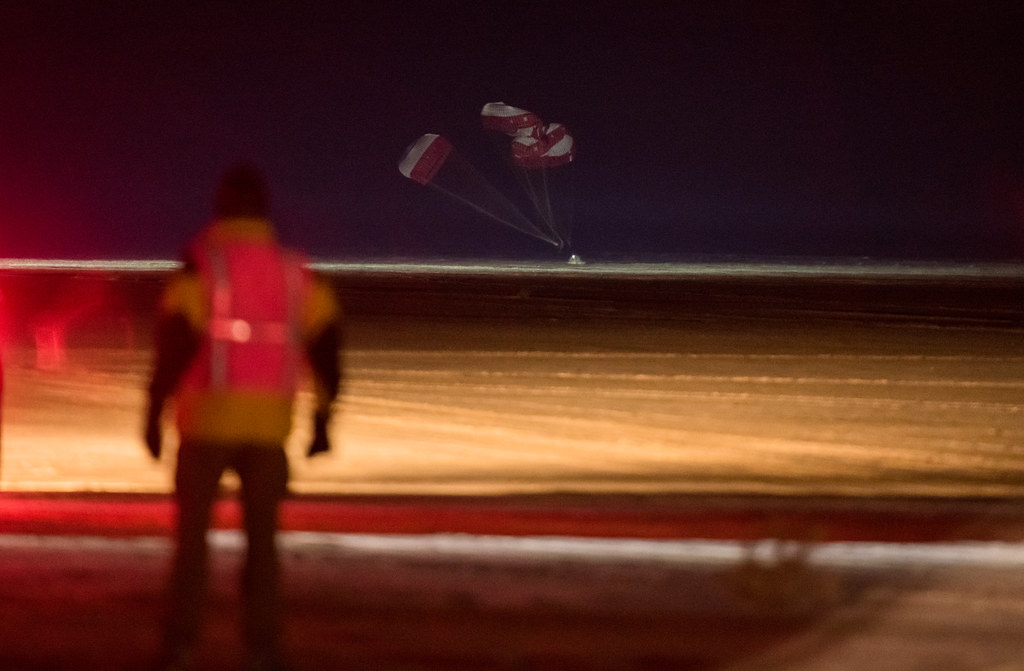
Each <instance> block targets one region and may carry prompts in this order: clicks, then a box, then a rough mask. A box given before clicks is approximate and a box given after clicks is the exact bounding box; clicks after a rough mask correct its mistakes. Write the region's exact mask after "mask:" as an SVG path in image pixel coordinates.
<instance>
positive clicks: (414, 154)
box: [398, 133, 452, 185]
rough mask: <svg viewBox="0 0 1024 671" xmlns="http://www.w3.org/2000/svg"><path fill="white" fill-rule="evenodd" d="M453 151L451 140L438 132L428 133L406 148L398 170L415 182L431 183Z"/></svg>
mask: <svg viewBox="0 0 1024 671" xmlns="http://www.w3.org/2000/svg"><path fill="white" fill-rule="evenodd" d="M451 153H452V143H451V142H449V141H448V140H447V139H446V138H444V137H442V136H440V135H437V134H436V133H427V134H426V135H423V136H422V137H420V138H419V139H418V140H416V141H415V142H413V143H412V144H411V145H409V148H408V149H406V150H405V155H404V156H402V160H401V161H399V162H398V170H399V172H401V173H402V174H403V175H405V176H406V177H408V178H409V179H411V180H412V181H414V182H419V183H420V184H424V185H425V184H429V183H430V180H432V179H434V176H435V175H436V174H437V171H438V170H440V169H441V166H442V165H444V162H445V161H447V160H448V156H449V155H450V154H451Z"/></svg>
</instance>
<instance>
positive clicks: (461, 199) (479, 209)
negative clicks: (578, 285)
mask: <svg viewBox="0 0 1024 671" xmlns="http://www.w3.org/2000/svg"><path fill="white" fill-rule="evenodd" d="M429 186H431V187H433V188H435V189H437V190H438V191H440V192H441V193H443V194H446V195H448V196H449V197H451V198H454V199H455V200H457V201H459V202H460V203H462V204H464V205H468V206H469V207H470V208H472V209H474V210H476V211H477V212H479V213H480V214H483V215H486V216H488V217H490V218H491V219H494V220H495V221H497V222H499V223H502V224H505V225H506V226H509V227H511V228H514V229H516V230H517V231H519V232H521V233H525V234H527V235H530V236H533V237H535V238H538V239H540V240H543V241H544V242H547V243H549V244H552V245H554V246H556V247H559V248H560V247H561V246H562V245H561V244H560V242H559V241H558V240H553V239H552V238H551V237H550V236H548V235H546V234H545V233H544V232H543V231H540V230H538V229H537V228H536V227H534V226H529V227H527V226H522V225H519V224H515V223H513V222H511V221H508V220H507V219H503V218H502V217H499V216H498V215H496V214H494V213H493V212H489V211H487V210H485V209H484V208H482V207H480V206H479V205H477V204H476V203H474V202H473V201H471V200H469V199H467V198H464V197H462V196H460V195H458V194H457V193H454V192H452V191H449V190H448V189H445V188H444V187H441V186H438V185H437V184H434V183H430V185H429Z"/></svg>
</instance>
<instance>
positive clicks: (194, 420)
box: [145, 164, 341, 671]
mask: <svg viewBox="0 0 1024 671" xmlns="http://www.w3.org/2000/svg"><path fill="white" fill-rule="evenodd" d="M267 212H268V207H267V189H266V186H265V182H264V180H263V176H262V174H261V173H260V172H259V171H258V170H257V169H255V168H253V167H251V166H248V165H244V164H240V165H237V166H234V167H232V168H230V169H229V170H227V171H226V172H225V174H224V175H223V177H222V179H221V181H220V184H219V186H218V188H217V190H216V194H215V198H214V217H213V221H212V223H211V224H210V225H209V226H207V227H206V228H205V229H204V230H203V231H202V232H201V233H200V234H199V235H198V236H197V237H196V239H195V240H193V242H192V243H191V245H190V246H189V248H188V250H187V253H186V256H185V261H184V266H183V268H182V269H181V270H180V271H179V272H177V273H176V274H175V275H174V276H172V278H171V279H170V280H169V282H168V284H167V286H166V287H165V288H164V293H163V296H162V298H161V303H160V313H159V319H158V324H157V328H156V342H155V347H156V357H155V363H154V368H153V373H152V379H151V381H150V385H149V407H148V412H147V414H146V429H145V442H146V446H147V448H148V449H149V451H150V454H152V456H153V457H154V458H155V459H159V458H160V455H161V451H162V438H161V434H162V426H161V414H162V411H163V408H164V405H165V403H166V401H167V400H168V399H169V398H171V397H173V398H174V405H175V409H176V424H177V429H178V434H179V436H180V444H179V447H178V459H177V468H176V471H175V494H174V500H175V504H176V508H177V517H178V519H177V529H176V538H175V540H176V549H175V556H174V560H173V563H172V565H171V575H170V581H169V585H168V597H167V601H168V604H167V613H166V616H165V617H166V620H165V628H164V643H163V648H162V653H161V657H160V659H159V662H158V667H157V668H159V669H161V670H164V671H172V670H174V671H181V670H185V669H192V668H194V667H193V664H194V657H195V649H196V643H197V640H198V638H199V634H200V631H201V620H202V612H201V611H202V602H203V597H204V594H205V591H206V581H207V570H208V569H207V563H208V558H207V540H206V532H207V529H208V527H209V524H210V517H211V508H212V506H213V503H214V500H215V498H216V497H217V492H218V486H219V482H220V479H221V476H222V474H223V472H224V471H225V470H226V469H233V470H234V471H235V472H237V474H238V476H239V480H240V483H241V491H240V498H241V503H242V509H243V513H244V528H245V533H246V539H247V550H246V558H245V565H244V569H243V575H242V598H243V605H244V614H243V622H242V625H243V626H242V630H243V636H244V641H245V644H246V652H247V657H246V659H247V663H248V666H247V667H246V668H247V669H249V670H250V671H264V670H272V669H275V670H276V669H280V668H283V667H282V663H283V662H282V659H281V650H280V642H279V639H280V629H281V613H280V598H279V588H278V574H279V566H278V555H277V547H276V533H277V518H278V507H279V503H280V501H281V499H282V498H283V497H284V496H285V495H286V493H287V482H288V460H287V457H286V455H285V451H284V442H285V439H286V437H287V435H288V434H289V432H290V430H291V425H292V409H293V402H294V397H295V391H296V385H297V384H298V381H299V373H300V371H302V370H303V369H304V368H303V364H304V361H303V359H305V363H308V364H309V369H310V370H311V371H312V373H313V382H314V387H315V396H316V408H315V413H314V421H313V440H312V442H311V444H310V446H309V448H308V456H310V457H312V456H313V455H316V454H318V453H322V452H327V451H328V450H329V449H330V445H329V442H328V435H327V426H328V420H329V418H330V411H331V404H332V402H333V400H334V398H335V397H336V395H337V394H338V390H339V386H340V380H341V365H340V361H339V358H340V348H341V310H340V307H339V306H338V302H337V300H336V297H335V295H334V293H333V291H332V290H331V288H330V287H329V286H328V284H327V283H326V282H324V281H323V280H321V279H319V278H316V277H314V276H313V275H312V274H311V273H310V272H309V270H308V269H307V267H306V265H305V264H304V263H303V256H302V255H301V254H299V253H297V252H295V251H293V250H290V249H288V248H286V247H284V246H283V245H281V244H280V243H279V242H278V241H277V238H276V234H275V231H274V228H273V226H272V224H271V222H270V221H269V220H268V218H267Z"/></svg>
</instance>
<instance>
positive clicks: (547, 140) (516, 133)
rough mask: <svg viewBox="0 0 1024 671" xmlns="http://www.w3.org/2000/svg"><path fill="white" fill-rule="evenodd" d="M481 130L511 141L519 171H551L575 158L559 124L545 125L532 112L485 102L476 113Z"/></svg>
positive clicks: (567, 134)
mask: <svg viewBox="0 0 1024 671" xmlns="http://www.w3.org/2000/svg"><path fill="white" fill-rule="evenodd" d="M480 118H481V121H482V123H483V126H484V128H487V129H489V130H496V131H501V132H502V133H505V134H506V135H509V136H510V137H511V138H512V143H511V148H510V151H511V156H512V162H513V163H515V164H516V165H518V166H520V167H523V168H555V167H558V166H560V165H565V164H566V163H569V162H571V161H572V160H573V158H575V155H576V152H575V141H574V140H573V137H572V135H570V134H569V131H568V129H567V128H566V127H565V126H563V125H562V124H560V123H549V124H545V123H544V122H543V121H541V119H540V117H539V116H537V115H536V114H534V113H533V112H528V111H526V110H523V109H519V108H518V107H512V106H511V105H506V104H505V103H487V104H486V105H484V108H483V110H481V112H480Z"/></svg>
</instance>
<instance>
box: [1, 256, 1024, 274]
mask: <svg viewBox="0 0 1024 671" xmlns="http://www.w3.org/2000/svg"><path fill="white" fill-rule="evenodd" d="M180 266H181V263H180V262H179V261H177V260H173V259H0V270H44V271H85V272H89V271H101V272H126V273H131V272H141V273H154V272H157V273H159V272H167V271H171V270H175V269H177V268H179V267H180ZM310 267H312V268H314V269H315V270H318V271H321V272H325V273H328V274H335V273H346V274H347V273H369V274H384V275H392V274H398V275H408V274H450V275H478V274H486V275H599V276H602V277H692V276H709V275H710V276H723V277H809V276H813V277H818V278H829V277H873V278H886V277H915V278H931V277H937V278H949V277H964V278H970V277H976V278H1019V277H1022V276H1024V264H1022V263H1013V262H1004V263H999V262H982V263H942V262H927V261H925V262H912V261H911V262H908V261H877V260H870V259H864V260H849V259H835V260H827V259H826V260H822V261H820V262H810V261H795V260H786V259H776V260H767V261H755V262H750V261H721V260H706V261H699V260H698V261H692V262H682V263H680V262H644V261H637V262H618V261H616V262H602V261H596V262H591V263H587V264H585V265H569V264H568V263H566V262H565V261H521V262H517V261H507V260H499V261H487V260H481V261H467V260H450V259H427V260H402V259H382V260H379V261H335V260H314V261H312V262H311V263H310Z"/></svg>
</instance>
